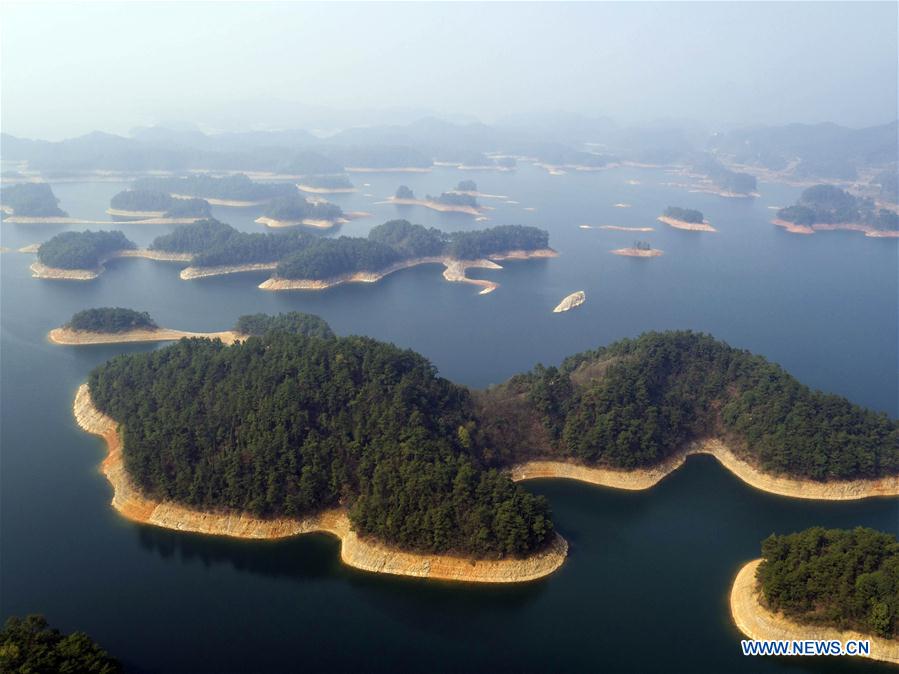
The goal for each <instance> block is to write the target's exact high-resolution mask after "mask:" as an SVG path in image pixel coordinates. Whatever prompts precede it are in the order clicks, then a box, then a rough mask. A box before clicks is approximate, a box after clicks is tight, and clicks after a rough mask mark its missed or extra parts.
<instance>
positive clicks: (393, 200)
mask: <svg viewBox="0 0 899 674" xmlns="http://www.w3.org/2000/svg"><path fill="white" fill-rule="evenodd" d="M380 203H390V204H396V205H397V206H424V207H425V208H430V209H431V210H432V211H439V212H441V213H464V214H465V215H471V216H480V215H481V214H482V213H483V210H484V209H483V207H482V206H481V205H480V204H479V203H478V200H477V198H476V197H473V196H471V195H470V194H467V193H463V192H458V191H454V192H444V193H442V194H441V195H440V196H437V197H432V196H431V195H430V194H429V195H427V196H426V197H425V198H424V199H416V198H415V193H414V192H413V191H412V190H411V189H409V188H408V187H406V186H405V185H400V186H399V188H398V189H397V191H396V194H395V195H394V196H392V197H390V199H388V200H387V201H386V202H380Z"/></svg>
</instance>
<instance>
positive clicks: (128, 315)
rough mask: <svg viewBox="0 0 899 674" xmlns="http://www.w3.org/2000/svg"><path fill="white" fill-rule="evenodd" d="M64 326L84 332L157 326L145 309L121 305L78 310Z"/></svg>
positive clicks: (153, 328)
mask: <svg viewBox="0 0 899 674" xmlns="http://www.w3.org/2000/svg"><path fill="white" fill-rule="evenodd" d="M65 327H67V328H71V329H72V330H82V331H85V332H128V331H129V330H155V329H156V328H158V327H159V326H158V325H156V321H154V320H153V319H152V318H150V314H148V313H147V312H146V311H135V310H134V309H123V308H122V307H100V308H97V309H84V310H82V311H79V312H78V313H76V314H75V315H74V316H72V318H71V320H69V322H68V323H66V325H65Z"/></svg>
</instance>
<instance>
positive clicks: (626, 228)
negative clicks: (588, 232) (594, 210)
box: [578, 225, 656, 232]
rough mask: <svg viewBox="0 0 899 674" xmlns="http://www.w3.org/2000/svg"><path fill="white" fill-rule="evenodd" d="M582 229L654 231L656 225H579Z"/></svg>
mask: <svg viewBox="0 0 899 674" xmlns="http://www.w3.org/2000/svg"><path fill="white" fill-rule="evenodd" d="M578 227H579V228H580V229H607V230H610V231H613V232H654V231H655V229H656V228H655V227H623V226H621V225H578Z"/></svg>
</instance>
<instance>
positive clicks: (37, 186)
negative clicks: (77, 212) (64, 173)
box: [0, 183, 68, 218]
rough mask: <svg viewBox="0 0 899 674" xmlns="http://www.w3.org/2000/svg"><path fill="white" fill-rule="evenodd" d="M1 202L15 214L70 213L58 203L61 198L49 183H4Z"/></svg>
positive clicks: (57, 215)
mask: <svg viewBox="0 0 899 674" xmlns="http://www.w3.org/2000/svg"><path fill="white" fill-rule="evenodd" d="M0 203H2V204H3V205H4V206H6V207H8V208H11V209H12V211H13V213H14V214H15V215H24V216H28V217H33V218H46V217H64V216H66V215H68V213H66V212H65V211H63V210H61V209H60V208H59V206H58V205H57V204H59V199H57V198H56V195H55V194H53V189H52V188H51V187H50V185H48V184H47V183H21V184H19V185H4V186H3V189H2V190H0Z"/></svg>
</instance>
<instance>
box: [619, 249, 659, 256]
mask: <svg viewBox="0 0 899 674" xmlns="http://www.w3.org/2000/svg"><path fill="white" fill-rule="evenodd" d="M609 252H610V253H612V255H623V256H624V257H659V256H660V255H664V251H662V250H659V249H658V248H649V249H644V248H616V249H615V250H610V251H609Z"/></svg>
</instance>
